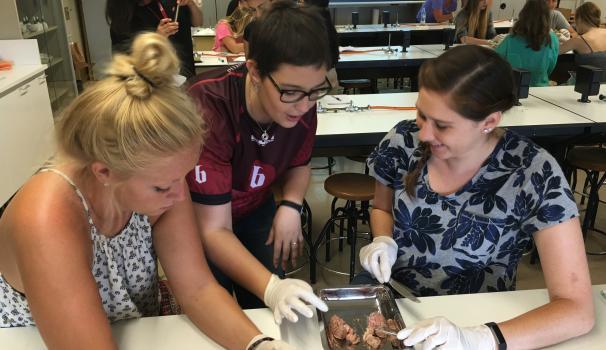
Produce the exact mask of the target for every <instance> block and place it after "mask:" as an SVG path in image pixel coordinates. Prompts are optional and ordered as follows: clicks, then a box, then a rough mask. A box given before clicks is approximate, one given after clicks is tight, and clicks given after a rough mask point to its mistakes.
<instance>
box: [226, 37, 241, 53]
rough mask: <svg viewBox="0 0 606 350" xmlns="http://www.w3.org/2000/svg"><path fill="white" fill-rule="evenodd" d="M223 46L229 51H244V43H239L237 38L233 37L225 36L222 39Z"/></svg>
mask: <svg viewBox="0 0 606 350" xmlns="http://www.w3.org/2000/svg"><path fill="white" fill-rule="evenodd" d="M222 43H223V46H225V48H226V49H227V51H229V52H231V53H242V52H244V43H238V42H237V41H236V39H234V38H232V37H225V38H224V39H223V41H222Z"/></svg>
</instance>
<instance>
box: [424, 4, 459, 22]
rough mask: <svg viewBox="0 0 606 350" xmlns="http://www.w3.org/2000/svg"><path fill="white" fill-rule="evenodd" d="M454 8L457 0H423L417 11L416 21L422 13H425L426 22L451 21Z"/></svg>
mask: <svg viewBox="0 0 606 350" xmlns="http://www.w3.org/2000/svg"><path fill="white" fill-rule="evenodd" d="M456 10H457V0H425V2H424V3H423V5H422V6H421V8H420V9H419V12H418V13H417V22H421V14H422V13H425V22H427V23H440V22H448V21H452V18H453V14H454V12H455V11H456Z"/></svg>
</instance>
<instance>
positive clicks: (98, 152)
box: [57, 33, 204, 177]
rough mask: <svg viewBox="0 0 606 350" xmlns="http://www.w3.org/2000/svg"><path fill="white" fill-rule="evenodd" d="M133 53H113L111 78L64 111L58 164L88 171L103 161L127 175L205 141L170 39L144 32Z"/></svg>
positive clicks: (199, 119)
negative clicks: (180, 77) (177, 80)
mask: <svg viewBox="0 0 606 350" xmlns="http://www.w3.org/2000/svg"><path fill="white" fill-rule="evenodd" d="M131 51H132V53H131V54H130V55H123V54H119V55H115V56H114V58H113V60H112V63H111V65H110V67H109V69H108V71H107V73H108V75H107V77H106V78H105V79H103V80H101V81H99V82H97V83H95V84H94V85H93V86H91V87H89V88H87V89H86V90H85V91H84V93H83V94H82V95H80V96H78V97H77V98H76V99H75V100H74V101H73V102H72V103H71V104H70V105H69V106H68V107H67V108H66V110H65V111H64V112H63V115H62V117H61V119H60V120H59V122H58V125H57V143H58V146H59V158H60V159H59V161H57V163H59V162H62V161H67V160H69V161H70V162H72V163H74V164H76V165H77V166H78V167H79V168H80V169H81V170H84V169H85V168H86V167H87V166H88V165H90V164H91V163H92V162H94V161H101V162H103V163H105V164H106V165H107V166H108V167H109V168H110V169H112V170H114V171H116V172H117V173H119V174H120V175H122V176H124V177H128V176H129V175H131V174H132V173H133V172H135V171H137V170H141V169H144V168H145V167H146V166H149V165H150V164H151V163H152V162H153V161H154V160H155V159H156V158H157V157H160V156H166V155H171V154H174V153H176V152H178V151H180V150H183V149H184V148H185V147H187V146H190V145H191V144H192V142H194V141H196V140H201V139H202V134H203V128H204V124H203V122H202V117H201V115H200V114H199V113H198V111H197V109H196V107H195V105H194V103H193V102H192V100H191V99H190V98H189V97H188V96H187V94H185V92H184V91H182V90H181V88H179V87H178V86H176V84H175V81H174V77H175V75H176V74H177V73H178V71H179V59H178V58H177V55H176V53H175V50H174V48H173V46H172V44H171V43H170V42H169V41H168V39H166V38H165V37H163V36H161V35H159V34H156V33H146V34H141V35H139V36H137V37H136V38H135V40H134V42H133V45H132V50H131Z"/></svg>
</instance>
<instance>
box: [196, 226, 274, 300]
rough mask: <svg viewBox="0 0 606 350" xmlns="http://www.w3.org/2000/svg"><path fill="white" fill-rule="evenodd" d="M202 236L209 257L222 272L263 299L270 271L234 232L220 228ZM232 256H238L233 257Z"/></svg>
mask: <svg viewBox="0 0 606 350" xmlns="http://www.w3.org/2000/svg"><path fill="white" fill-rule="evenodd" d="M202 237H203V241H204V248H205V252H206V255H207V256H208V257H209V259H210V260H211V261H212V262H213V263H214V264H215V265H217V266H218V267H219V268H220V269H221V271H222V272H223V273H225V274H226V275H227V276H229V277H230V278H231V279H233V280H234V281H236V282H237V283H238V284H239V285H241V286H242V287H244V288H246V289H247V290H248V291H249V292H251V293H253V294H254V295H256V296H257V297H258V298H259V299H261V300H263V296H264V293H265V287H267V283H268V282H269V278H270V277H271V272H269V271H268V270H267V269H266V268H265V266H263V265H262V264H261V263H260V262H259V260H257V259H256V258H255V257H254V256H253V255H252V254H251V253H250V252H249V251H248V249H246V248H245V247H244V246H243V245H242V243H241V242H240V240H239V239H238V238H237V237H236V236H235V235H234V233H233V232H231V231H228V230H220V231H216V232H213V233H210V234H203V235H202ZM234 256H237V257H238V258H237V259H234V258H233V257H234Z"/></svg>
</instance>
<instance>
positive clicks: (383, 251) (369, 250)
mask: <svg viewBox="0 0 606 350" xmlns="http://www.w3.org/2000/svg"><path fill="white" fill-rule="evenodd" d="M397 257H398V244H397V243H396V241H394V240H393V238H391V237H389V236H377V237H375V238H374V239H373V240H372V243H370V244H368V245H366V246H364V247H362V248H361V249H360V264H362V267H363V268H364V270H366V271H368V272H370V273H371V274H372V275H373V277H374V278H376V279H377V280H378V281H379V282H380V283H385V282H387V281H389V278H390V277H391V268H392V266H393V264H395V263H396V258H397Z"/></svg>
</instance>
